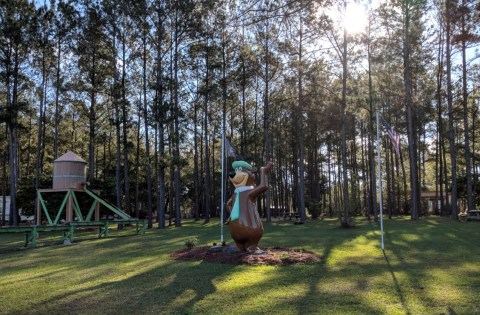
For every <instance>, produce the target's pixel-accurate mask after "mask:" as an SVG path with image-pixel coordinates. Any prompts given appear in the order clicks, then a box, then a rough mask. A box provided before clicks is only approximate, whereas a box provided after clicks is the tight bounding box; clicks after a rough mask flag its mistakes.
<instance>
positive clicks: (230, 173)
mask: <svg viewBox="0 0 480 315" xmlns="http://www.w3.org/2000/svg"><path fill="white" fill-rule="evenodd" d="M235 174H236V172H235V171H230V172H228V177H230V178H234V177H235Z"/></svg>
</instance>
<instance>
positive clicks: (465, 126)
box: [461, 0, 480, 210]
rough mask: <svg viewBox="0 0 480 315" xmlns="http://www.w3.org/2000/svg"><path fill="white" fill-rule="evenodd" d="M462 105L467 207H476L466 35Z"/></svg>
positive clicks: (462, 21) (463, 53) (463, 43)
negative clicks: (473, 187) (471, 152)
mask: <svg viewBox="0 0 480 315" xmlns="http://www.w3.org/2000/svg"><path fill="white" fill-rule="evenodd" d="M462 5H463V6H464V7H466V1H465V0H463V1H462ZM479 8H480V7H479ZM461 24H462V34H466V33H467V31H466V21H465V14H462V18H461ZM461 45H462V49H461V52H462V105H463V133H464V137H465V141H464V147H465V176H466V177H467V209H468V210H472V209H474V202H473V189H472V186H473V185H472V167H471V157H470V136H469V130H470V128H468V86H467V43H466V40H465V37H462V42H461Z"/></svg>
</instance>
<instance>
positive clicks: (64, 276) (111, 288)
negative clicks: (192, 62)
mask: <svg viewBox="0 0 480 315" xmlns="http://www.w3.org/2000/svg"><path fill="white" fill-rule="evenodd" d="M384 225H385V231H386V235H385V252H382V250H381V249H380V244H379V239H380V233H379V227H378V225H377V224H375V223H369V222H368V221H366V220H364V219H361V218H360V219H357V226H356V227H355V228H351V229H342V228H339V227H338V225H337V223H336V220H333V219H326V220H324V221H315V222H310V221H309V222H307V223H306V224H304V225H293V224H292V222H291V221H286V222H282V221H280V222H275V223H272V224H265V230H266V231H265V235H264V238H263V239H262V241H261V242H260V245H261V246H264V247H273V246H280V247H288V248H297V249H304V250H308V251H312V252H314V253H317V254H318V255H320V256H322V261H321V262H320V263H312V264H296V265H289V266H246V265H230V264H219V263H208V262H202V261H177V260H174V259H173V258H172V257H171V255H170V254H171V253H172V252H174V251H176V250H179V249H182V248H184V247H185V243H186V241H188V240H189V239H192V238H197V239H198V242H197V245H198V246H203V245H209V244H212V243H213V242H218V241H219V238H220V235H219V234H220V228H219V225H218V222H213V223H210V224H207V225H204V224H202V223H201V222H186V223H184V226H183V227H182V228H173V227H169V228H167V229H165V230H157V229H153V230H148V231H147V233H146V234H145V235H133V234H132V231H131V230H129V229H128V228H127V229H124V230H122V231H113V232H112V233H111V236H112V237H110V238H107V239H96V238H95V233H94V232H84V233H79V237H78V238H77V240H78V242H75V243H73V244H71V245H63V244H61V242H59V240H58V239H59V236H58V235H57V234H58V233H57V234H55V233H50V234H42V235H41V236H40V237H41V240H40V241H39V243H38V246H37V248H33V249H24V250H21V249H20V247H21V246H22V244H23V235H22V234H18V235H11V234H7V235H1V236H0V314H60V313H62V314H64V313H68V314H480V237H479V236H480V232H479V231H480V222H468V223H459V222H454V221H451V220H449V219H444V218H438V217H426V218H421V219H420V220H419V221H417V222H412V221H410V220H409V219H408V218H394V219H392V220H388V219H387V220H385V224H384ZM225 236H226V240H227V242H230V238H229V235H228V229H225Z"/></svg>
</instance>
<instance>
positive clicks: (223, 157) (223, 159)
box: [220, 131, 225, 244]
mask: <svg viewBox="0 0 480 315" xmlns="http://www.w3.org/2000/svg"><path fill="white" fill-rule="evenodd" d="M224 169H225V132H224V131H222V180H221V182H222V190H221V191H222V193H221V197H220V198H221V200H220V242H222V244H223V208H224V207H225V197H224V195H225V191H224V190H225V174H224Z"/></svg>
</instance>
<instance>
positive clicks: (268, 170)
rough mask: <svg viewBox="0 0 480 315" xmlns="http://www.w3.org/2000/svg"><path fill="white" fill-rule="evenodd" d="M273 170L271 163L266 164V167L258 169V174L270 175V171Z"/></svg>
mask: <svg viewBox="0 0 480 315" xmlns="http://www.w3.org/2000/svg"><path fill="white" fill-rule="evenodd" d="M272 168H273V163H272V162H268V163H267V165H265V166H262V167H260V172H263V173H265V174H266V175H268V174H270V171H271V170H272Z"/></svg>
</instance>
